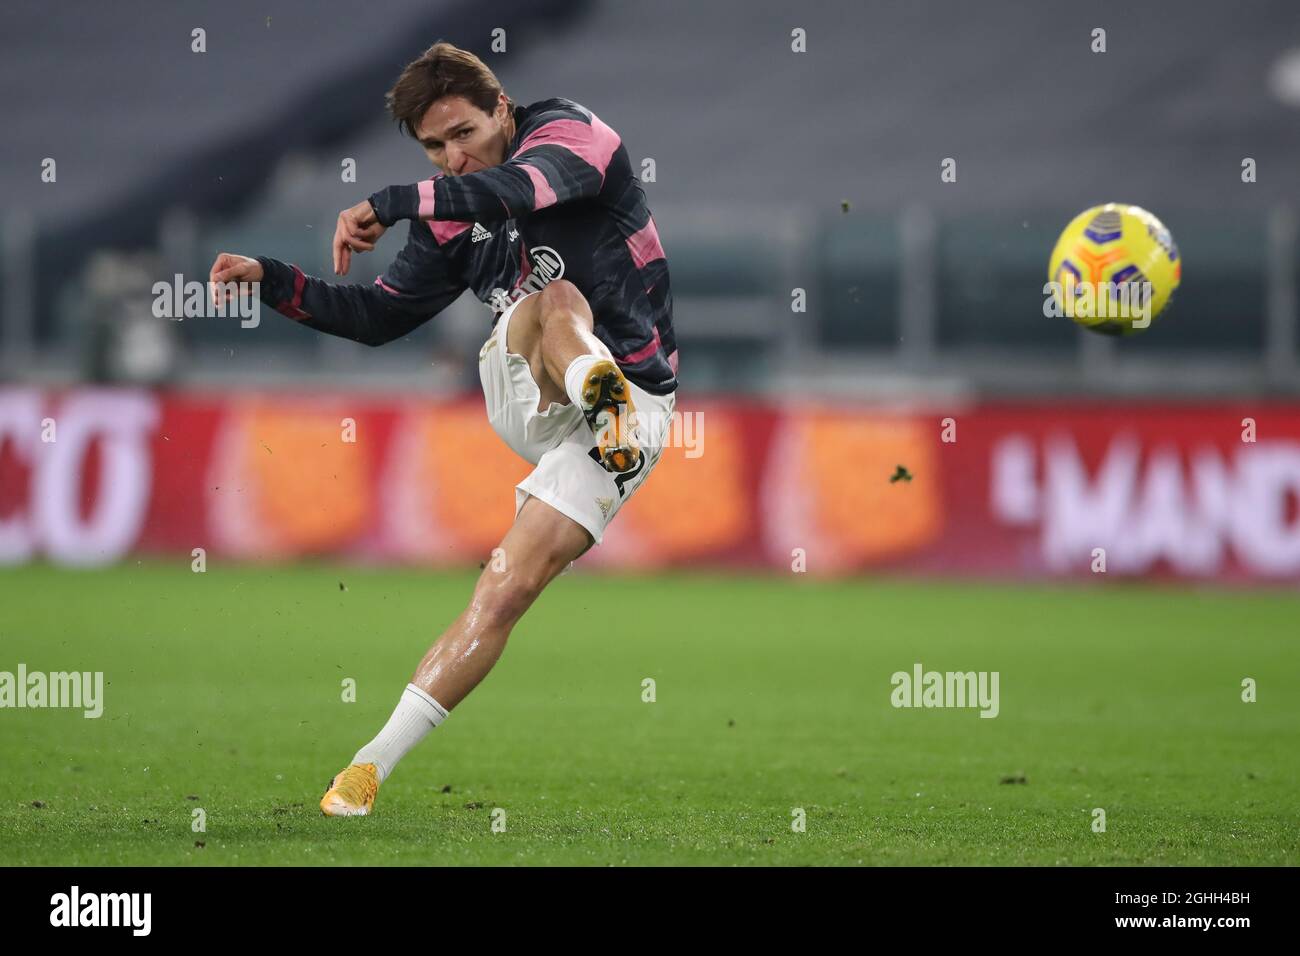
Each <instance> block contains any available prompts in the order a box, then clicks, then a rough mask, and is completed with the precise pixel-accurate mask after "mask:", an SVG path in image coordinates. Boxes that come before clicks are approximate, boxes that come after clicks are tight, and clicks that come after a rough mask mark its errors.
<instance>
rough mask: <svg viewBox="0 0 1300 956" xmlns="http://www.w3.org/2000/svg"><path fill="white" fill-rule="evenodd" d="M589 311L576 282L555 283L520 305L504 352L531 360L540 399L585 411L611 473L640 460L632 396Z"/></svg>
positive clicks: (541, 404)
mask: <svg viewBox="0 0 1300 956" xmlns="http://www.w3.org/2000/svg"><path fill="white" fill-rule="evenodd" d="M593 322H594V318H593V316H592V314H591V306H590V305H588V304H587V299H586V297H585V296H583V294H582V293H581V292H579V291H578V287H577V286H575V285H574V284H573V283H572V282H568V281H566V280H564V279H557V280H555V281H554V282H551V283H550V284H548V285H547V286H546V288H544V289H543V290H542V291H541V292H539V293H538V294H537V295H532V296H529V297H528V298H526V299H524V300H522V301H521V302H520V303H519V305H518V306H516V308H515V311H514V312H513V313H511V316H510V328H509V329H507V330H506V347H507V348H508V349H509V350H510V351H511V352H513V353H515V354H516V355H523V356H527V357H528V365H529V368H530V370H531V371H532V373H533V379H534V381H536V382H537V386H538V390H539V391H540V392H541V398H540V401H539V404H538V410H539V411H543V410H545V409H546V407H547V406H548V405H549V404H550V403H551V402H559V403H560V404H562V405H566V404H568V403H569V402H570V401H572V402H574V403H575V404H577V405H579V406H580V407H581V408H582V411H583V414H584V415H585V416H586V418H587V422H588V424H590V425H591V428H592V431H593V432H594V433H595V436H596V447H597V448H598V449H599V451H600V456H601V460H602V461H603V462H604V464H605V467H606V468H607V469H608V470H610V471H619V472H622V471H628V470H629V469H631V468H632V467H633V466H635V465H636V463H637V459H638V457H639V456H640V449H639V448H638V447H637V443H636V438H635V435H634V434H633V427H632V426H633V418H634V415H635V412H636V409H635V408H634V407H633V405H632V391H631V389H630V388H629V387H628V384H627V380H626V379H625V378H624V377H623V373H622V371H620V370H619V367H618V364H617V363H616V362H615V361H614V359H613V357H612V356H611V355H610V354H609V349H607V348H606V347H605V345H604V343H603V342H601V341H600V339H598V338H596V336H595V334H594V333H593V332H592V327H593Z"/></svg>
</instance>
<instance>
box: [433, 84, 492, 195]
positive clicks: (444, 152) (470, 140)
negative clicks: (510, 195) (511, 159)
mask: <svg viewBox="0 0 1300 956" xmlns="http://www.w3.org/2000/svg"><path fill="white" fill-rule="evenodd" d="M511 126H512V124H511V122H510V111H509V107H508V106H507V104H506V97H505V94H504V93H503V94H501V97H500V99H499V100H497V108H496V111H495V112H494V113H490V114H489V113H484V112H483V111H482V110H481V109H479V108H478V107H477V106H475V105H474V104H473V103H471V102H470V101H469V100H467V99H465V97H463V96H444V97H443V98H442V99H440V100H436V101H434V104H433V105H432V106H430V107H429V109H428V110H427V111H426V112H425V114H424V118H423V119H422V120H421V121H420V125H419V127H418V128H417V129H416V131H415V132H416V135H417V136H418V138H419V140H420V145H421V146H423V147H424V151H425V152H426V153H428V155H429V159H430V160H432V161H433V164H434V165H435V166H437V167H438V168H439V169H441V170H442V171H443V172H444V173H446V174H447V175H448V176H463V175H465V174H466V173H474V172H478V171H479V170H480V169H487V168H488V167H489V166H499V165H500V164H501V163H503V162H505V160H506V150H507V149H508V148H509V146H510V137H511V135H513V129H512V128H511Z"/></svg>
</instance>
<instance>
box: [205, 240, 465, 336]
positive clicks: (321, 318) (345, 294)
mask: <svg viewBox="0 0 1300 956" xmlns="http://www.w3.org/2000/svg"><path fill="white" fill-rule="evenodd" d="M420 231H421V230H417V229H412V230H411V237H410V238H409V239H408V241H407V244H406V247H405V248H404V249H403V250H402V251H401V253H400V254H399V255H398V257H397V259H395V260H394V261H393V263H392V265H390V266H389V267H388V270H387V271H386V272H385V273H384V274H383V275H381V276H378V277H376V279H375V282H374V284H373V285H366V284H360V283H358V284H349V285H332V284H331V283H328V282H326V281H324V280H323V279H318V278H316V277H315V276H309V275H307V274H306V273H304V272H303V271H302V270H301V269H299V268H298V267H297V266H296V265H292V264H290V263H285V262H281V261H280V260H278V259H272V258H270V257H269V256H256V257H252V256H240V255H235V254H233V253H228V252H223V253H221V254H220V255H218V256H217V258H216V260H215V261H214V262H213V264H212V270H211V272H210V274H209V280H210V281H211V282H212V284H213V285H212V290H213V295H214V297H216V296H218V295H221V294H227V295H228V294H230V292H231V291H232V290H231V289H230V287H228V286H223V285H222V284H223V283H231V282H256V283H258V284H259V285H258V288H257V293H258V294H259V295H260V297H261V300H262V301H263V302H264V303H266V304H267V305H269V306H271V308H273V309H275V310H276V311H277V312H279V313H280V314H281V315H285V316H288V317H289V318H291V319H293V320H294V321H296V322H301V323H302V324H303V325H306V326H307V327H309V328H313V329H316V330H318V331H321V332H326V333H328V334H330V335H337V336H340V337H342V338H346V339H352V340H353V341H355V342H361V343H363V344H365V345H383V344H385V343H387V342H392V341H393V340H395V339H399V338H401V337H403V336H405V335H409V334H410V333H411V332H412V331H414V330H415V329H416V328H418V327H419V326H421V325H423V324H424V323H425V322H427V321H428V320H429V319H431V318H433V316H435V315H437V314H438V313H439V312H441V311H442V310H443V309H445V308H446V307H447V306H448V305H450V304H451V303H452V302H454V301H455V300H456V299H457V298H458V297H459V296H460V294H461V293H462V292H464V291H465V288H466V286H465V284H464V283H463V282H461V281H460V280H459V279H458V278H456V277H455V276H454V275H453V274H452V272H451V270H450V269H449V268H448V265H447V262H446V259H445V257H444V256H443V255H442V253H441V251H440V250H438V248H437V246H436V244H435V243H434V242H433V240H432V237H429V238H427V239H426V238H424V237H422V236H420V235H419V232H420ZM422 231H423V232H426V233H427V232H428V231H429V230H428V229H427V228H422Z"/></svg>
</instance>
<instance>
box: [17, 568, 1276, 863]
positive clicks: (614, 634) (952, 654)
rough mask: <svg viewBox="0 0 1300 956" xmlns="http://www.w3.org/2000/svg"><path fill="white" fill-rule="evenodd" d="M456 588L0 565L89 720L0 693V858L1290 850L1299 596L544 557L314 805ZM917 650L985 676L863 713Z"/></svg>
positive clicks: (455, 584) (592, 858) (1272, 853)
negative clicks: (339, 789) (992, 685)
mask: <svg viewBox="0 0 1300 956" xmlns="http://www.w3.org/2000/svg"><path fill="white" fill-rule="evenodd" d="M475 573H476V572H475ZM473 580H474V574H472V573H430V572H424V571H413V570H401V571H394V570H378V569H368V570H361V569H357V568H340V567H334V566H329V565H318V566H310V565H308V566H295V567H288V568H284V567H252V566H239V567H234V568H221V567H210V568H209V570H208V572H207V573H205V574H195V573H192V572H191V571H190V569H189V565H188V563H187V562H184V561H181V562H177V563H176V564H175V565H166V566H165V565H162V564H158V563H149V562H146V563H144V564H137V563H134V562H132V563H129V564H126V565H123V566H120V567H117V568H114V569H111V570H104V571H85V572H70V571H63V570H54V569H51V568H48V567H41V566H36V567H28V568H21V569H17V570H7V571H3V572H0V670H5V671H11V672H12V671H15V670H16V669H17V665H18V664H19V662H22V663H24V664H26V665H27V668H28V669H29V671H30V670H41V671H62V670H74V669H75V670H92V671H93V670H102V671H104V672H105V680H106V682H107V686H106V688H105V711H104V714H103V716H102V717H100V718H99V719H97V720H88V719H85V718H84V717H82V716H81V714H80V712H72V711H67V710H36V709H24V710H18V709H4V710H0V766H3V768H4V771H5V772H4V773H3V774H2V775H0V863H4V864H44V865H57V864H108V865H118V864H150V865H200V864H227V865H229V864H239V865H248V864H408V865H409V864H433V865H440V864H579V865H586V864H592V865H611V864H612V865H639V864H688V865H689V864H713V865H731V864H834V865H840V864H848V865H853V864H995V865H1015V864H1043V865H1058V864H1073V865H1079V864H1084V865H1091V864H1120V865H1125V864H1137V865H1145V864H1295V863H1296V862H1297V859H1298V857H1300V852H1298V850H1297V843H1298V840H1297V837H1298V836H1300V823H1298V821H1300V772H1298V768H1300V693H1298V690H1300V630H1298V629H1297V622H1300V597H1298V596H1296V595H1294V594H1287V593H1282V592H1278V591H1272V592H1241V593H1228V592H1196V591H1191V590H1180V589H1152V588H1139V587H1133V586H1124V585H1122V584H1118V583H1112V582H1107V584H1106V586H1084V587H1070V588H1064V587H1061V588H1056V587H1053V588H1046V587H1044V588H1036V587H1035V588H1029V587H1015V586H1005V587H1004V586H992V585H983V584H934V583H921V582H911V581H896V580H883V581H882V580H879V579H877V580H864V581H841V582H818V581H814V580H810V579H805V578H802V577H801V576H797V575H791V576H789V577H754V578H750V577H728V576H724V575H716V574H710V575H703V574H694V573H689V574H688V573H676V574H670V575H663V576H653V577H620V576H598V575H592V574H582V573H576V574H570V575H565V576H563V577H562V578H560V579H559V580H558V581H556V582H555V584H554V585H552V587H551V588H550V589H549V590H548V592H547V593H546V594H544V595H543V596H542V599H541V600H540V602H539V603H538V605H537V606H536V607H534V608H533V609H532V610H531V611H530V612H529V613H528V615H527V616H526V617H525V618H524V620H523V621H522V623H521V624H520V625H519V627H518V628H517V629H516V631H515V633H514V635H513V636H512V638H511V641H510V644H509V646H508V647H507V649H506V652H505V655H504V656H503V657H502V659H501V661H500V662H499V664H498V665H497V667H496V669H495V670H494V671H493V672H492V674H491V675H489V677H488V678H487V680H486V681H485V682H484V683H483V684H482V685H481V686H480V687H479V688H478V690H477V691H476V692H475V693H474V694H472V695H471V696H470V697H469V698H468V699H467V700H466V701H465V703H464V704H463V705H462V706H461V707H459V708H457V710H456V711H455V712H454V713H453V714H452V716H451V717H450V718H449V719H448V720H447V722H446V723H444V724H443V726H442V727H440V728H439V729H438V730H436V731H435V732H434V733H433V734H432V735H430V737H429V738H427V739H426V740H425V742H424V743H423V744H421V745H420V747H419V748H417V749H416V750H415V751H414V752H413V753H412V754H411V755H410V756H409V757H408V758H407V759H406V761H405V762H404V763H403V764H402V765H401V766H400V767H399V768H398V769H397V771H396V772H395V773H394V775H393V776H392V777H391V778H390V779H389V781H388V782H387V783H386V784H385V785H384V786H383V787H382V788H381V790H380V793H379V799H378V802H377V803H376V812H375V815H374V816H372V817H370V818H364V819H348V820H337V819H325V818H323V817H321V816H320V813H319V809H318V806H317V803H318V800H319V798H320V795H321V793H322V791H323V789H324V785H325V783H326V781H327V780H328V778H329V777H330V776H331V775H332V774H333V773H334V772H336V771H337V770H338V769H339V768H341V767H342V766H343V765H344V764H345V763H347V761H348V759H349V758H350V757H351V755H352V753H353V752H354V751H355V750H356V748H357V747H358V746H360V745H361V744H362V743H364V742H365V741H366V740H368V739H369V738H370V737H371V736H372V735H373V734H374V732H375V731H376V730H377V729H378V728H379V727H380V726H381V724H382V723H383V721H384V720H385V719H386V718H387V716H388V714H389V712H390V710H391V708H392V706H393V704H394V702H395V701H396V699H397V696H398V694H399V693H400V692H401V689H402V687H403V686H404V685H405V683H406V680H407V679H408V677H409V675H410V672H411V670H412V668H413V667H414V665H415V663H416V662H417V661H418V660H419V658H420V656H421V655H422V653H423V652H424V650H425V648H426V647H427V646H428V644H429V643H430V642H431V640H432V639H433V638H434V637H435V636H436V635H437V634H438V633H439V631H440V630H441V628H442V627H443V626H444V625H445V624H446V623H447V622H448V621H449V620H451V618H452V617H453V616H454V615H455V614H456V613H458V612H459V611H460V609H461V608H462V606H463V605H464V603H465V600H466V598H467V597H468V595H469V591H470V588H471V586H472V583H473ZM340 582H342V583H344V584H345V585H346V590H341V589H340V587H339V584H340ZM917 661H920V662H921V663H922V664H924V666H925V667H926V668H927V669H934V670H940V671H949V670H962V671H965V670H976V671H981V670H983V671H998V672H999V673H1000V675H1001V681H1000V692H1001V701H1000V705H1001V713H1000V714H999V716H998V717H997V718H996V719H991V720H990V719H981V718H980V717H979V716H978V714H977V712H976V711H974V710H956V709H949V710H937V709H895V708H893V707H892V706H890V702H889V696H890V691H891V687H890V675H891V674H893V673H894V672H895V671H900V670H904V671H910V669H911V667H912V665H913V664H914V663H915V662H917ZM1246 677H1251V678H1254V679H1255V680H1256V681H1257V682H1258V701H1257V702H1255V703H1244V702H1243V701H1242V700H1241V682H1242V679H1243V678H1246ZM345 678H353V679H354V680H355V681H356V687H357V700H356V702H354V703H346V702H344V701H343V700H342V682H343V680H344V679H345ZM645 678H653V679H654V680H655V682H656V700H655V701H654V702H653V703H647V702H643V700H642V681H643V680H644V679H645ZM1022 775H1023V778H1024V782H1004V781H1006V780H1008V779H1010V780H1014V781H1018V780H1019V778H1020V777H1021V776H1022ZM448 788H449V789H448ZM37 804H40V806H37ZM196 808H201V809H202V810H203V811H204V813H205V814H206V832H202V833H195V832H193V830H192V828H191V822H192V819H193V817H192V811H194V810H195V809H196ZM495 808H501V809H503V810H504V811H505V816H504V822H505V829H504V832H493V829H492V821H493V816H492V814H493V812H494V810H495ZM795 808H802V809H803V810H804V812H805V814H806V820H807V824H806V831H805V832H802V833H800V832H794V831H793V830H792V827H791V822H792V819H793V817H792V813H793V811H794V810H795ZM1094 808H1103V809H1104V810H1105V812H1106V832H1104V833H1095V832H1093V829H1092V821H1093V816H1092V811H1093V809H1094ZM199 843H202V844H203V845H202V846H199V845H197V844H199Z"/></svg>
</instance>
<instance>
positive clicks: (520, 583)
mask: <svg viewBox="0 0 1300 956" xmlns="http://www.w3.org/2000/svg"><path fill="white" fill-rule="evenodd" d="M545 586H546V578H545V576H544V575H543V574H541V573H539V572H537V571H535V570H532V569H528V568H511V569H509V570H505V571H494V572H492V573H490V574H489V575H487V576H486V577H485V579H484V586H483V587H481V588H480V589H479V593H478V594H476V595H475V603H476V604H477V605H478V608H477V610H478V617H479V618H480V620H482V622H483V623H484V624H486V625H488V626H491V627H502V626H504V627H510V626H512V625H513V624H514V623H515V622H516V621H518V620H519V619H520V618H521V617H523V616H524V612H525V611H527V610H528V609H529V608H530V607H532V604H533V602H534V601H536V600H537V596H538V595H539V594H541V593H542V588H544V587H545Z"/></svg>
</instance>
